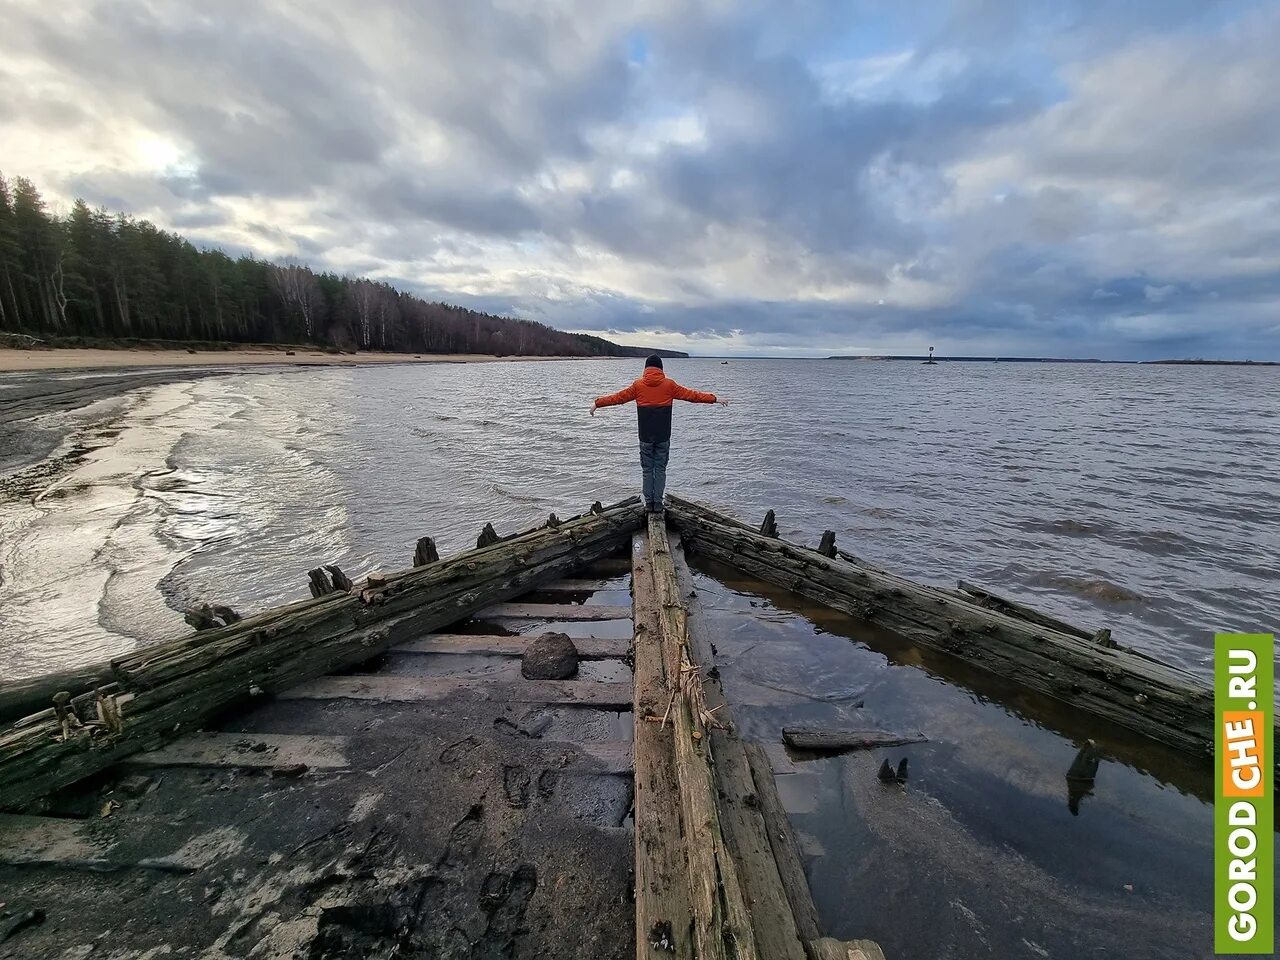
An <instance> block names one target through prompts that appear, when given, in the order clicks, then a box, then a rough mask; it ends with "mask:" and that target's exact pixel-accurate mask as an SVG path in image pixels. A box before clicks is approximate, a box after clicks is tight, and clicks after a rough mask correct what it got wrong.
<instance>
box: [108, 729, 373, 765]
mask: <svg viewBox="0 0 1280 960" xmlns="http://www.w3.org/2000/svg"><path fill="white" fill-rule="evenodd" d="M347 743H348V739H347V738H346V737H329V736H311V735H301V734H281V733H252V734H251V733H189V734H187V735H186V736H185V737H180V738H179V739H177V740H174V741H173V742H172V743H169V744H167V745H165V746H163V747H161V748H160V749H158V750H152V751H150V752H144V753H135V754H134V755H133V756H132V757H130V758H129V759H128V760H127V761H125V762H126V763H128V764H130V765H132V766H139V767H243V768H245V769H272V768H278V767H296V766H298V765H299V764H301V765H303V766H305V767H306V768H307V769H308V770H346V769H348V768H349V766H350V764H349V762H348V760H347V758H348V756H349V751H348V748H347Z"/></svg>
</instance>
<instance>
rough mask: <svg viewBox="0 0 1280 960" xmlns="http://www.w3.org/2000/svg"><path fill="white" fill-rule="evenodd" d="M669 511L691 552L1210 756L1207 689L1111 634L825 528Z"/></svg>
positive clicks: (686, 509) (673, 501)
mask: <svg viewBox="0 0 1280 960" xmlns="http://www.w3.org/2000/svg"><path fill="white" fill-rule="evenodd" d="M667 512H668V515H669V517H670V521H671V523H672V525H673V526H674V527H675V528H676V529H677V530H679V531H680V533H681V535H682V537H683V538H684V542H685V543H686V544H687V545H688V546H689V548H690V549H692V550H694V551H695V552H697V553H700V554H703V555H705V556H707V557H710V558H712V559H715V560H718V561H721V562H723V563H726V564H729V565H731V566H734V567H737V568H739V569H741V570H744V571H746V572H748V573H750V574H752V575H754V576H756V577H759V578H760V579H762V580H765V581H768V582H770V583H774V584H777V585H779V586H781V587H784V588H786V589H788V590H791V591H793V592H794V593H797V594H800V595H802V596H805V597H809V598H811V599H813V600H817V601H818V602H819V603H821V604H823V605H825V606H828V607H831V608H834V609H836V610H841V611H844V612H846V613H848V614H851V615H853V616H854V617H857V618H859V619H861V620H864V621H867V622H869V623H872V624H875V625H876V626H879V627H881V628H884V629H886V630H888V631H890V632H892V633H894V634H896V635H898V636H900V637H902V638H903V639H905V640H907V641H910V642H911V643H914V644H918V645H920V646H921V647H925V648H929V649H934V650H938V651H940V652H942V653H945V654H947V655H949V656H952V657H955V658H957V659H959V660H962V661H964V662H966V663H968V664H970V665H972V666H975V667H977V668H979V669H982V670H985V671H987V672H989V673H992V674H995V675H998V676H1000V677H1002V678H1004V679H1005V680H1007V681H1012V682H1014V683H1016V684H1018V685H1019V686H1021V687H1023V688H1025V689H1027V690H1031V691H1034V692H1036V693H1039V694H1041V695H1044V696H1047V697H1050V698H1053V699H1055V700H1058V701H1061V702H1064V703H1066V704H1068V705H1070V706H1071V707H1072V708H1073V709H1076V710H1078V711H1081V712H1082V713H1084V714H1088V715H1090V716H1092V717H1096V718H1099V719H1101V720H1104V721H1107V722H1109V723H1113V724H1115V725H1117V726H1119V727H1123V728H1125V729H1126V730H1128V731H1130V732H1132V733H1136V734H1138V735H1140V736H1142V737H1146V738H1148V739H1150V740H1154V741H1156V742H1159V743H1162V744H1164V745H1166V746H1168V747H1172V748H1174V749H1175V750H1177V751H1180V752H1183V753H1186V754H1189V755H1191V756H1194V757H1198V758H1200V759H1202V760H1204V761H1207V760H1208V759H1209V758H1210V757H1211V756H1212V754H1213V745H1214V732H1213V691H1212V690H1210V689H1209V688H1208V687H1207V686H1205V685H1204V684H1202V683H1201V682H1200V681H1199V680H1197V679H1196V678H1195V677H1193V676H1191V675H1189V674H1186V673H1184V672H1182V671H1180V670H1177V669H1175V668H1173V667H1170V666H1168V665H1166V664H1163V663H1160V662H1159V661H1156V660H1154V659H1152V658H1150V657H1147V656H1145V655H1143V654H1139V653H1135V652H1134V651H1131V650H1128V649H1126V648H1124V647H1121V646H1119V645H1117V644H1116V643H1115V642H1114V641H1112V640H1111V636H1110V631H1107V630H1103V631H1098V632H1097V633H1095V634H1089V633H1088V632H1087V631H1082V630H1080V629H1079V628H1070V627H1069V625H1066V624H1064V623H1063V622H1062V621H1059V620H1056V619H1055V618H1051V617H1049V616H1047V615H1045V614H1039V613H1037V612H1036V611H1032V610H1030V608H1028V607H1025V606H1022V605H1021V604H1013V603H1011V602H1010V601H1004V600H1003V599H1002V598H996V597H995V596H994V595H993V594H989V593H985V592H982V591H979V590H978V589H977V588H974V587H972V586H970V585H968V584H962V585H961V586H962V589H960V590H957V591H951V590H943V589H940V588H937V587H930V586H925V585H922V584H918V583H914V582H912V581H911V580H908V579H906V578H904V577H900V576H897V575H896V574H892V573H889V572H887V571H884V570H879V569H876V568H875V567H872V566H870V565H869V564H867V563H865V562H863V561H861V560H860V559H859V558H857V557H854V556H852V555H850V554H847V553H845V552H844V551H842V550H839V549H838V548H837V547H836V546H835V535H834V534H833V533H832V532H831V531H827V532H826V533H825V534H824V536H823V545H822V546H820V547H819V548H818V549H816V550H815V549H813V548H810V547H804V546H800V545H798V544H794V543H790V542H788V541H786V540H781V539H778V538H777V537H776V536H770V535H768V534H767V533H761V532H760V531H758V530H756V529H753V528H752V527H750V526H748V525H747V524H745V523H742V522H740V521H738V520H735V519H733V518H731V517H728V516H726V515H724V514H722V513H719V512H717V511H714V510H710V509H708V508H706V507H703V506H700V505H698V504H696V503H692V502H690V501H687V500H683V499H681V498H679V497H669V498H668V510H667ZM771 519H772V518H770V520H771ZM766 526H769V523H768V522H767V523H766ZM775 529H776V528H775ZM968 591H972V592H968ZM1064 627H1067V628H1069V629H1064Z"/></svg>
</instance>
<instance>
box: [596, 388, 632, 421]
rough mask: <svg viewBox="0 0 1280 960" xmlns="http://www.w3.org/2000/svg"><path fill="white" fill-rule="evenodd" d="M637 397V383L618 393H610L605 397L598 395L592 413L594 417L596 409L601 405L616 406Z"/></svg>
mask: <svg viewBox="0 0 1280 960" xmlns="http://www.w3.org/2000/svg"><path fill="white" fill-rule="evenodd" d="M635 398H636V385H635V384H634V383H633V384H632V385H631V386H629V387H626V388H624V389H622V390H619V391H618V392H617V393H608V394H605V395H604V396H603V397H596V399H595V403H593V404H592V405H591V415H592V416H593V417H594V416H595V415H596V411H597V410H599V409H600V408H601V407H616V406H617V405H618V404H620V403H630V402H631V401H632V400H634V399H635Z"/></svg>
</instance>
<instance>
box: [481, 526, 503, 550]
mask: <svg viewBox="0 0 1280 960" xmlns="http://www.w3.org/2000/svg"><path fill="white" fill-rule="evenodd" d="M499 539H500V538H499V537H498V531H497V530H495V529H493V524H492V523H486V524H485V525H484V529H483V530H481V531H480V536H479V537H477V538H476V549H477V550H478V549H480V548H481V547H491V546H493V545H494V544H495V543H497V542H498V540H499Z"/></svg>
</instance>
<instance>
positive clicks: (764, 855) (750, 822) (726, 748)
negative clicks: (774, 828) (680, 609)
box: [669, 537, 817, 960]
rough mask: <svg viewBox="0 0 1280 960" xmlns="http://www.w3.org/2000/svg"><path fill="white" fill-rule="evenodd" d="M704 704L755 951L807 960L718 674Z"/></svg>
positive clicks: (696, 647) (692, 646)
mask: <svg viewBox="0 0 1280 960" xmlns="http://www.w3.org/2000/svg"><path fill="white" fill-rule="evenodd" d="M669 543H670V548H671V561H672V564H673V566H674V568H675V573H676V586H677V591H678V595H679V596H680V597H682V598H683V602H684V604H685V608H686V610H687V611H688V618H687V624H688V637H687V642H688V646H689V650H690V651H691V654H692V659H693V662H695V663H698V664H704V665H707V666H713V665H714V664H715V654H714V653H713V652H712V647H711V634H710V626H709V624H708V622H707V619H706V617H705V616H704V615H703V611H702V608H701V602H700V600H699V597H698V594H697V592H696V591H695V590H694V589H693V574H692V572H691V571H690V570H689V567H688V564H687V563H686V562H685V558H684V551H683V550H682V549H681V547H680V543H679V539H678V537H671V538H669ZM703 698H704V700H705V701H706V706H707V709H708V710H709V711H714V716H715V718H716V720H717V722H718V726H714V727H711V728H710V729H709V730H708V731H707V734H708V737H709V739H710V749H711V756H712V758H713V759H714V767H715V779H716V803H717V808H718V812H719V817H720V826H721V830H722V833H723V834H724V839H725V846H726V848H727V850H728V852H729V855H730V856H731V857H732V858H733V862H734V865H735V867H736V868H737V875H738V879H739V882H740V884H741V886H742V894H743V898H744V900H745V902H746V903H747V905H748V907H749V912H750V917H751V926H752V931H753V933H754V934H755V941H756V948H757V950H758V951H759V954H760V956H761V957H768V958H773V960H804V945H803V940H804V937H803V936H802V935H801V933H800V931H799V929H798V927H797V922H796V917H795V915H794V914H793V912H792V909H791V904H790V902H789V900H788V897H787V894H786V891H785V889H784V886H783V882H782V878H781V876H780V873H779V867H778V864H777V862H776V861H775V859H774V854H773V845H772V842H771V841H770V839H769V830H768V827H767V826H766V824H765V821H764V818H763V816H762V815H761V812H760V799H759V796H758V794H759V791H758V790H757V789H756V785H755V783H754V781H753V778H752V775H751V766H750V763H749V762H748V760H747V754H746V749H745V747H746V744H745V743H744V742H743V741H742V740H741V739H739V737H738V734H737V731H736V730H735V728H734V723H733V711H732V708H731V706H730V705H729V703H728V701H727V700H726V698H725V695H724V689H723V687H722V685H721V683H720V680H719V673H718V671H717V672H713V673H711V674H709V675H708V677H707V678H706V680H705V681H704V683H703ZM816 935H817V934H816V932H815V933H814V936H816Z"/></svg>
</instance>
